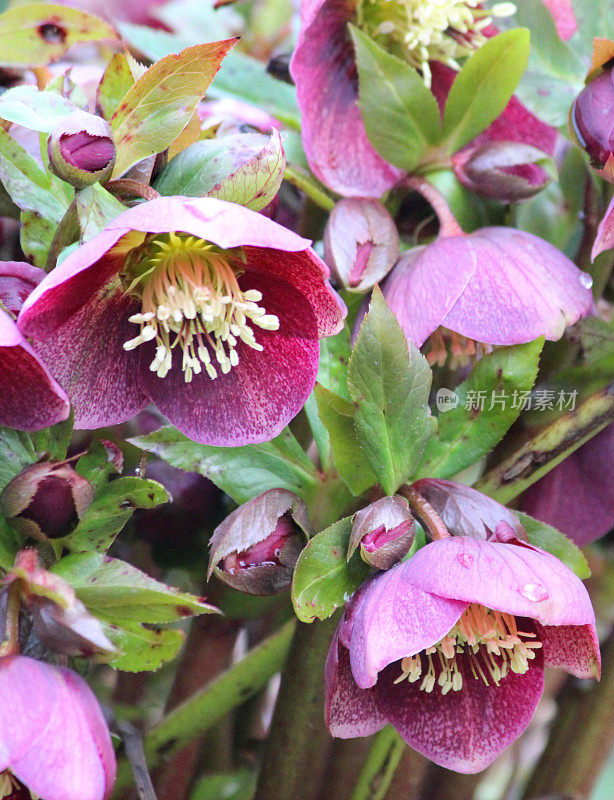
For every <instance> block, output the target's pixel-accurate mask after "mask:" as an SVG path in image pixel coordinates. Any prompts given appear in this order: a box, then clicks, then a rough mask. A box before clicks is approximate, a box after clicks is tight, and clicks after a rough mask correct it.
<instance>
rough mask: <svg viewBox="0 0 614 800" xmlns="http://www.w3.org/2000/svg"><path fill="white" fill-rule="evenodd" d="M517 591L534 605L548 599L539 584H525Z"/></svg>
mask: <svg viewBox="0 0 614 800" xmlns="http://www.w3.org/2000/svg"><path fill="white" fill-rule="evenodd" d="M518 591H519V592H520V594H521V595H522V596H523V597H526V599H527V600H531V601H532V602H534V603H541V602H543V601H544V600H547V599H548V598H549V597H550V595H549V594H548V592H547V591H546V590H545V589H544V587H543V586H540V585H539V583H525V585H524V586H521V587H520V589H518Z"/></svg>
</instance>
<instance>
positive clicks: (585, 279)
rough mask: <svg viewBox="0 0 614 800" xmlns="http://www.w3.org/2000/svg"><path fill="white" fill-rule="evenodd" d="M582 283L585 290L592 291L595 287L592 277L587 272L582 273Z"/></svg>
mask: <svg viewBox="0 0 614 800" xmlns="http://www.w3.org/2000/svg"><path fill="white" fill-rule="evenodd" d="M580 283H581V284H582V286H584V288H585V289H590V288H591V287H592V285H593V279H592V278H591V276H590V275H589V274H588V273H586V272H581V273H580Z"/></svg>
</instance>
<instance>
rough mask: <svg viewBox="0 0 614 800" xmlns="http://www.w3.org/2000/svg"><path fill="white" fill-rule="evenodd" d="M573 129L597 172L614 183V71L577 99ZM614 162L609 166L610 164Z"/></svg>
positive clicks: (601, 76)
mask: <svg viewBox="0 0 614 800" xmlns="http://www.w3.org/2000/svg"><path fill="white" fill-rule="evenodd" d="M569 129H570V131H571V133H572V135H574V136H575V138H576V139H577V141H578V144H579V145H580V147H583V148H584V149H585V150H586V152H587V153H588V154H589V156H590V159H591V164H592V166H593V167H595V169H599V170H601V169H604V168H606V173H608V174H603V177H604V178H606V179H607V180H609V181H610V182H613V181H614V174H612V173H613V171H614V170H613V167H614V159H612V154H613V153H614V70H613V68H611V67H610V68H609V69H606V70H604V71H603V72H601V73H600V74H599V75H597V77H596V78H594V79H593V80H592V81H591V82H590V83H589V84H588V85H587V86H585V87H584V89H582V91H581V92H580V94H579V95H578V96H577V97H576V99H575V101H574V104H573V106H572V107H571V111H570V112H569ZM611 159H612V162H611V164H610V166H609V167H606V165H608V161H610V160H611Z"/></svg>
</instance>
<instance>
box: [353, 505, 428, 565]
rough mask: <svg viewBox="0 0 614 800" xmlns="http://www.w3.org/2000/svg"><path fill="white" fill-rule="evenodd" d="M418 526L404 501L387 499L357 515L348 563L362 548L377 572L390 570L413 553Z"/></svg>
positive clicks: (362, 552)
mask: <svg viewBox="0 0 614 800" xmlns="http://www.w3.org/2000/svg"><path fill="white" fill-rule="evenodd" d="M415 527H416V526H415V522H414V519H413V517H412V515H411V512H410V510H409V508H408V506H407V503H406V501H405V500H403V498H402V497H398V496H396V495H395V496H394V497H383V498H382V499H381V500H377V501H376V502H375V503H371V505H368V506H367V507H366V508H363V509H361V510H360V511H358V512H357V513H356V514H355V515H354V525H353V527H352V533H351V535H350V543H349V546H348V554H347V559H348V561H349V560H350V558H351V557H352V555H353V554H354V551H355V550H356V548H357V547H358V546H359V545H360V555H361V557H362V559H363V560H364V561H366V562H367V564H370V565H371V566H372V567H376V568H377V569H390V567H392V566H393V565H394V564H396V563H397V562H398V561H400V560H401V559H402V558H403V557H404V556H406V555H407V553H408V552H409V550H410V548H411V546H412V543H413V541H414V531H415Z"/></svg>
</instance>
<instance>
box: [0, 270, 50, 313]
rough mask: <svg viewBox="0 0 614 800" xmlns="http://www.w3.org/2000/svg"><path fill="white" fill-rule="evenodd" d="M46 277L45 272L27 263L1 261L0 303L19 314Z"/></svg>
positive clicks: (11, 311)
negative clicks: (28, 298) (32, 292)
mask: <svg viewBox="0 0 614 800" xmlns="http://www.w3.org/2000/svg"><path fill="white" fill-rule="evenodd" d="M44 277H45V272H44V271H43V270H42V269H39V268H38V267H33V266H32V265H31V264H28V263H26V262H25V261H0V303H1V304H2V305H3V306H4V308H5V309H6V310H7V311H9V312H10V313H11V314H19V311H20V309H21V307H22V305H23V303H24V300H25V299H26V297H27V296H28V295H29V294H30V292H31V291H32V290H33V289H34V287H35V286H38V284H39V283H40V282H41V281H42V279H43V278H44Z"/></svg>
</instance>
